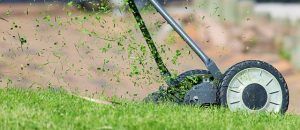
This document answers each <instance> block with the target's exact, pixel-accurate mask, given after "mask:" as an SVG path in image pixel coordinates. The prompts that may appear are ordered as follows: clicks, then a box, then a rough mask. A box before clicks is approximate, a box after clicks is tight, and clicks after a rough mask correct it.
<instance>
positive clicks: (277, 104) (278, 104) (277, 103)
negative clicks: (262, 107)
mask: <svg viewBox="0 0 300 130" xmlns="http://www.w3.org/2000/svg"><path fill="white" fill-rule="evenodd" d="M270 103H271V104H273V105H276V106H278V105H279V104H278V103H275V102H270Z"/></svg>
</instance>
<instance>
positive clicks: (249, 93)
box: [219, 60, 289, 113]
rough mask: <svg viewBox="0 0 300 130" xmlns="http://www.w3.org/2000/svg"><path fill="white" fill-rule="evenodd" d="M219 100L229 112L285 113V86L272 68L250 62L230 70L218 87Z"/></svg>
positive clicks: (256, 62)
mask: <svg viewBox="0 0 300 130" xmlns="http://www.w3.org/2000/svg"><path fill="white" fill-rule="evenodd" d="M219 99H220V103H221V105H222V106H225V107H228V108H229V109H230V110H231V111H237V110H242V111H248V112H272V113H285V112H286V111H287V109H288V105H289V91H288V87H287V84H286V82H285V80H284V78H283V76H282V75H281V74H280V72H279V71H278V70H277V69H275V68H274V67H273V66H272V65H270V64H268V63H266V62H263V61H257V60H250V61H244V62H241V63H238V64H236V65H234V66H232V67H231V68H230V69H229V70H228V71H227V72H226V73H225V74H224V77H223V80H222V81H221V84H220V90H219Z"/></svg>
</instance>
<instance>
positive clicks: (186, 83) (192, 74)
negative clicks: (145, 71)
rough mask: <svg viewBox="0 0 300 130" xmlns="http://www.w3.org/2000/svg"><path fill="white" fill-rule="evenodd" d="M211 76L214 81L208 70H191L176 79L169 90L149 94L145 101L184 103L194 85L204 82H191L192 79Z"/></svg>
mask: <svg viewBox="0 0 300 130" xmlns="http://www.w3.org/2000/svg"><path fill="white" fill-rule="evenodd" d="M204 75H205V76H209V78H210V80H211V81H212V80H213V77H212V75H211V74H210V72H209V71H207V70H189V71H186V72H184V73H182V74H180V75H179V76H177V78H176V79H175V82H173V84H172V85H171V86H169V87H168V88H167V89H160V90H159V91H156V92H153V93H151V94H149V95H148V96H147V97H146V98H145V99H144V101H146V102H154V103H159V102H165V101H169V102H176V103H183V101H184V97H185V94H186V93H187V92H188V91H189V89H191V88H192V87H193V86H194V85H197V84H200V83H202V80H195V81H191V79H192V78H201V77H202V76H204Z"/></svg>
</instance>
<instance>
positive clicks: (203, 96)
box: [127, 0, 289, 113]
mask: <svg viewBox="0 0 300 130" xmlns="http://www.w3.org/2000/svg"><path fill="white" fill-rule="evenodd" d="M149 2H150V3H151V4H152V6H154V8H155V9H156V10H157V12H159V13H160V14H161V16H162V17H163V18H164V19H165V20H166V21H167V22H168V23H169V24H170V25H171V26H172V28H173V29H174V30H175V31H176V32H177V33H178V34H179V35H180V36H181V38H182V39H183V40H184V41H185V42H186V43H187V44H188V45H189V46H190V47H191V48H192V50H193V51H194V52H195V53H196V54H197V55H198V56H199V58H200V59H201V60H202V61H203V63H204V64H205V66H206V67H207V69H208V70H190V71H187V72H184V73H182V74H180V75H179V76H177V77H176V78H172V75H171V73H170V72H169V70H168V69H167V67H166V66H165V64H164V62H163V61H162V59H161V57H160V55H159V53H158V51H157V48H156V46H155V44H154V41H153V39H152V38H151V35H150V33H149V31H148V29H147V27H146V25H145V23H144V20H143V18H142V17H141V14H140V12H139V10H138V8H137V6H136V4H135V2H134V0H127V3H128V5H129V7H130V10H131V12H132V13H133V15H134V17H135V20H136V21H137V23H138V25H139V28H140V30H141V32H142V33H143V36H144V38H145V40H146V43H147V45H148V46H149V49H150V51H151V54H152V56H153V57H154V59H155V62H156V63H157V66H158V68H159V70H160V72H161V75H162V77H164V79H165V81H166V83H167V85H168V87H167V88H160V90H159V91H157V92H154V93H152V94H150V95H149V96H148V97H147V98H146V99H145V100H146V101H153V102H160V101H164V100H172V101H174V102H177V103H184V104H191V105H200V106H206V105H221V106H224V107H228V108H229V109H230V110H231V111H237V110H242V111H249V112H261V111H262V112H274V113H285V112H286V111H287V109H288V104H289V92H288V87H287V84H286V82H285V80H284V78H283V76H282V75H281V74H280V72H279V71H278V70H277V69H275V68H274V67H273V66H271V65H270V64H268V63H266V62H263V61H258V60H248V61H243V62H240V63H237V64H236V65H234V66H232V67H231V68H229V69H228V70H227V71H226V72H225V73H222V72H221V71H220V69H219V68H218V66H217V65H216V64H215V62H214V61H213V60H212V59H210V58H209V57H208V56H207V55H206V54H205V53H204V52H203V51H202V50H201V48H199V47H198V46H197V43H195V42H194V41H193V40H192V39H191V38H190V37H189V36H188V35H187V33H186V32H185V31H184V30H183V29H182V28H181V27H180V26H179V24H178V23H176V22H175V20H174V19H173V18H172V17H171V16H170V15H169V14H168V13H167V11H166V10H165V9H164V8H163V7H162V6H161V5H160V4H159V3H158V2H157V1H156V0H149Z"/></svg>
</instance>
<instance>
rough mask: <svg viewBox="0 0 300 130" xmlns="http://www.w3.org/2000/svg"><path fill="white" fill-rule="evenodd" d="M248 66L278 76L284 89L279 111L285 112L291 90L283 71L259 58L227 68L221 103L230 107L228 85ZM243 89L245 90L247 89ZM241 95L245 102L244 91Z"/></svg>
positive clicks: (222, 83)
mask: <svg viewBox="0 0 300 130" xmlns="http://www.w3.org/2000/svg"><path fill="white" fill-rule="evenodd" d="M248 68H259V69H262V70H265V71H267V72H269V73H270V74H272V75H273V76H274V77H275V78H276V80H277V81H278V83H279V85H280V89H281V91H282V103H281V104H280V105H281V106H278V108H279V107H280V109H279V110H280V111H279V113H282V114H283V113H285V112H286V111H287V109H288V105H289V91H288V87H287V83H286V81H285V79H284V78H283V76H282V75H281V73H280V72H279V71H278V70H277V69H276V68H274V67H273V66H272V65H270V64H268V63H266V62H263V61H258V60H249V61H243V62H240V63H238V64H236V65H234V66H232V67H231V68H229V69H228V70H227V72H226V73H225V74H224V77H223V80H222V81H221V83H220V89H219V99H220V103H221V105H222V106H225V107H228V103H227V92H228V91H227V90H228V86H229V84H230V82H231V81H232V79H233V78H234V76H236V75H237V74H238V73H239V72H241V71H243V70H246V69H248ZM248 86H249V85H248ZM248 86H246V87H248ZM267 86H268V85H267ZM246 87H245V88H246ZM243 91H245V89H244V90H243ZM268 94H269V95H268V96H270V94H271V93H268ZM241 97H243V99H242V100H243V103H244V92H243V93H242V96H241ZM266 103H267V102H266ZM244 104H245V103H244Z"/></svg>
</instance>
